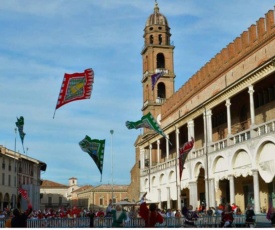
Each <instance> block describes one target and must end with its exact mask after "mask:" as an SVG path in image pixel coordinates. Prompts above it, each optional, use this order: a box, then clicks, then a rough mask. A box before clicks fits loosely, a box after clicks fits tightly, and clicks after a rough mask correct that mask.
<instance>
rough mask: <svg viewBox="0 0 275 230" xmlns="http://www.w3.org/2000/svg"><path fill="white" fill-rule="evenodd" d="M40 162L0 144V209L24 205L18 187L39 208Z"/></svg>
mask: <svg viewBox="0 0 275 230" xmlns="http://www.w3.org/2000/svg"><path fill="white" fill-rule="evenodd" d="M41 164H45V163H43V162H41V161H39V160H37V159H34V158H31V157H28V156H26V155H24V154H20V153H17V152H14V151H12V150H10V149H7V148H5V147H4V146H2V145H0V167H1V170H0V186H1V190H0V210H3V209H4V208H6V207H9V208H16V207H18V208H20V209H21V208H22V209H24V208H25V207H26V202H25V200H24V199H19V198H20V197H21V196H20V195H19V193H18V188H20V187H23V188H24V189H25V190H26V191H27V193H28V196H29V198H30V200H31V202H32V203H33V207H34V208H39V205H40V194H39V187H40V170H41Z"/></svg>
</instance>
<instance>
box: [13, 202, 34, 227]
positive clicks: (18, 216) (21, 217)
mask: <svg viewBox="0 0 275 230" xmlns="http://www.w3.org/2000/svg"><path fill="white" fill-rule="evenodd" d="M27 202H28V209H27V210H26V211H25V212H24V213H20V211H19V210H18V209H17V208H16V209H14V210H13V215H14V217H13V218H12V220H11V226H12V227H13V228H26V227H27V219H28V216H29V215H30V214H31V212H32V204H31V202H30V199H29V198H27Z"/></svg>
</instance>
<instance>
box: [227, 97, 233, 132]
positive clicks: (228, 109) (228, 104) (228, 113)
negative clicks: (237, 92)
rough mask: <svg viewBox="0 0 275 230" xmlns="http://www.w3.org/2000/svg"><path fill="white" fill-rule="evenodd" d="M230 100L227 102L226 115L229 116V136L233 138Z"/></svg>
mask: <svg viewBox="0 0 275 230" xmlns="http://www.w3.org/2000/svg"><path fill="white" fill-rule="evenodd" d="M230 105H231V103H230V99H227V100H226V103H225V106H226V114H227V130H228V131H227V136H231V134H232V133H231V112H230Z"/></svg>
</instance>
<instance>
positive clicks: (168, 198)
mask: <svg viewBox="0 0 275 230" xmlns="http://www.w3.org/2000/svg"><path fill="white" fill-rule="evenodd" d="M166 189H167V209H169V208H171V198H170V187H166Z"/></svg>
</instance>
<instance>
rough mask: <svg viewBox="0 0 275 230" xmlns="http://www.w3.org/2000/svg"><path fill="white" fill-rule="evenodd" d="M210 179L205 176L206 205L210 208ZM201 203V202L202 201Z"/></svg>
mask: <svg viewBox="0 0 275 230" xmlns="http://www.w3.org/2000/svg"><path fill="white" fill-rule="evenodd" d="M209 183H210V181H209V179H208V177H207V176H206V175H205V177H204V187H205V203H206V205H207V207H210V206H209V204H210V187H209ZM200 202H201V201H200Z"/></svg>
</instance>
